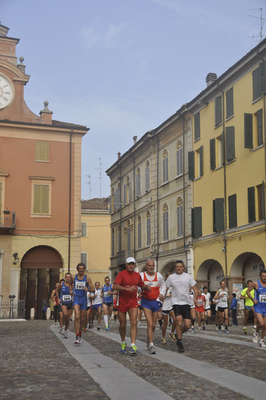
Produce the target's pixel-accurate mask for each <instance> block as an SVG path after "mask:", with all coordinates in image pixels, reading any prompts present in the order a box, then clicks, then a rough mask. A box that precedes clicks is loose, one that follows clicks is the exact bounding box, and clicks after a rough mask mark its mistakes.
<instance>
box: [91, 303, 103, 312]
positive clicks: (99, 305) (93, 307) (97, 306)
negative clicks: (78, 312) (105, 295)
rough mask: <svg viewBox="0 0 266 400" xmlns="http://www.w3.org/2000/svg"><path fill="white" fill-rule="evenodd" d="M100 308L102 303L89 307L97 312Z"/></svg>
mask: <svg viewBox="0 0 266 400" xmlns="http://www.w3.org/2000/svg"><path fill="white" fill-rule="evenodd" d="M100 307H101V308H102V303H101V304H93V305H92V306H91V309H92V310H98V308H100Z"/></svg>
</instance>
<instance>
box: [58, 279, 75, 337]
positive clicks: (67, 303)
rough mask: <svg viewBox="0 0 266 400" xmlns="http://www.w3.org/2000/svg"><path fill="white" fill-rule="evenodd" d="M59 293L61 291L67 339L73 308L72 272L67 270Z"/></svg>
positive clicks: (63, 323)
mask: <svg viewBox="0 0 266 400" xmlns="http://www.w3.org/2000/svg"><path fill="white" fill-rule="evenodd" d="M57 291H58V293H60V302H61V309H62V313H63V317H62V326H63V327H64V330H62V334H63V335H64V337H65V338H66V339H67V338H68V333H67V329H68V326H69V319H70V315H71V311H72V309H73V302H72V294H73V291H72V284H71V274H70V273H69V272H67V273H66V274H65V281H64V280H63V281H62V282H61V281H60V283H59V285H58V287H57Z"/></svg>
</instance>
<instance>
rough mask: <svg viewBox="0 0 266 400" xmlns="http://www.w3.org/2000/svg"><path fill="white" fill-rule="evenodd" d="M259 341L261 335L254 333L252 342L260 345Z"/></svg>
mask: <svg viewBox="0 0 266 400" xmlns="http://www.w3.org/2000/svg"><path fill="white" fill-rule="evenodd" d="M258 341H259V335H258V334H256V333H254V335H253V338H252V342H253V343H258Z"/></svg>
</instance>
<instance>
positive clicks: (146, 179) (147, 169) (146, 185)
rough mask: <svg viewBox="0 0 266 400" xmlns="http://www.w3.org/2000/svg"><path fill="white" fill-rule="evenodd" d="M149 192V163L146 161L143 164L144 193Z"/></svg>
mask: <svg viewBox="0 0 266 400" xmlns="http://www.w3.org/2000/svg"><path fill="white" fill-rule="evenodd" d="M149 190H150V162H149V161H146V164H145V191H146V192H148V191H149Z"/></svg>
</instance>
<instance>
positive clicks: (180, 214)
mask: <svg viewBox="0 0 266 400" xmlns="http://www.w3.org/2000/svg"><path fill="white" fill-rule="evenodd" d="M176 211H177V237H181V236H183V206H179V207H177V210H176Z"/></svg>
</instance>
